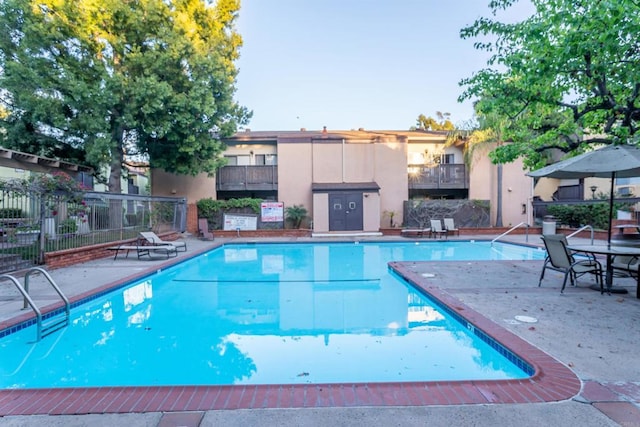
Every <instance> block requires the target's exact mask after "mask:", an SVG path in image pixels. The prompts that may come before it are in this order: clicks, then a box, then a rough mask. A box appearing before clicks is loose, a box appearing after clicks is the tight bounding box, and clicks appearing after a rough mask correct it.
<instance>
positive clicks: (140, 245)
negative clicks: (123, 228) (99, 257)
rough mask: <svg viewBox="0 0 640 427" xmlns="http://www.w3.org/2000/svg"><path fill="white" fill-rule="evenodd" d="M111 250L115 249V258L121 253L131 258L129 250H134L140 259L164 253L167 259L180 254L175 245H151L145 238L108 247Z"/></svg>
mask: <svg viewBox="0 0 640 427" xmlns="http://www.w3.org/2000/svg"><path fill="white" fill-rule="evenodd" d="M107 249H108V250H110V251H115V255H114V256H113V259H114V260H116V259H117V258H118V255H119V254H121V253H124V254H125V256H124V257H125V258H129V252H134V251H135V253H136V255H137V256H138V259H142V258H144V257H148V258H149V259H152V255H164V256H166V257H167V259H169V258H172V257H176V256H178V253H177V250H176V247H175V246H173V245H150V244H148V242H147V241H146V240H144V239H138V240H137V241H136V242H132V243H124V244H122V245H118V246H111V247H109V248H107Z"/></svg>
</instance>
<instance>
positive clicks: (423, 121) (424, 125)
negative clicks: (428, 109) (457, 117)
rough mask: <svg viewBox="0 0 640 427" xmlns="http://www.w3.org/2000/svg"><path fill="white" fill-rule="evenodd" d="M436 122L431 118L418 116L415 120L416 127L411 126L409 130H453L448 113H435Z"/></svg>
mask: <svg viewBox="0 0 640 427" xmlns="http://www.w3.org/2000/svg"><path fill="white" fill-rule="evenodd" d="M436 117H437V120H436V119H434V118H433V117H431V116H429V117H426V116H425V115H424V114H420V115H419V116H418V119H417V120H416V126H413V127H412V128H411V130H416V129H420V130H453V129H455V126H454V125H453V123H452V122H451V120H450V118H451V114H450V113H442V112H440V111H436Z"/></svg>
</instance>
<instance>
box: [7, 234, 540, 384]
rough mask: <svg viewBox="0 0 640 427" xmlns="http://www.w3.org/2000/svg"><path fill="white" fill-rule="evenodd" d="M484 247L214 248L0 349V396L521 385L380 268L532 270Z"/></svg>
mask: <svg viewBox="0 0 640 427" xmlns="http://www.w3.org/2000/svg"><path fill="white" fill-rule="evenodd" d="M544 255H545V252H544V251H541V250H538V249H535V248H528V247H523V246H517V245H508V244H500V243H496V244H494V245H493V246H491V245H490V244H489V243H488V242H459V241H456V242H424V243H419V244H416V243H333V244H250V245H235V244H234V245H225V246H223V247H220V248H218V249H215V250H212V251H210V252H208V253H206V254H204V255H202V256H199V257H196V258H193V259H191V260H188V261H185V262H183V263H180V264H178V265H176V266H174V267H172V268H170V269H167V270H165V271H162V272H159V273H157V274H153V275H151V276H149V277H146V278H144V279H143V280H139V281H137V282H135V283H132V284H130V285H127V286H126V287H123V288H120V289H118V290H115V291H113V292H110V293H109V294H106V295H104V296H102V297H99V298H97V299H94V300H92V301H90V302H87V303H85V304H83V305H80V306H78V307H76V308H74V309H73V310H72V313H71V315H72V320H71V325H70V326H69V327H67V328H65V329H63V330H61V331H59V332H56V333H54V334H53V335H50V336H48V337H46V338H44V339H43V340H42V341H40V342H38V343H34V339H35V330H34V327H28V328H24V329H22V330H20V331H18V332H16V333H12V334H9V335H7V336H5V337H4V338H2V339H0V362H1V363H0V388H5V389H6V388H41V387H91V386H134V385H135V386H146V385H223V384H293V383H347V382H389V381H434V380H471V379H478V380H481V379H507V378H525V377H528V376H529V374H528V373H526V372H524V371H523V370H522V369H521V368H519V367H518V366H516V364H514V363H513V362H512V361H510V360H509V359H507V358H505V357H503V356H502V355H501V354H500V353H499V352H498V351H496V349H495V348H494V347H495V345H494V346H492V345H490V344H491V343H487V342H485V341H483V340H481V339H479V338H478V337H477V336H476V335H474V334H473V333H471V332H470V331H469V329H470V328H467V327H465V326H463V325H462V324H461V323H459V322H458V321H457V320H456V319H455V318H453V317H451V316H450V315H449V314H448V313H447V310H446V309H444V308H442V307H440V306H438V305H437V304H436V303H434V302H433V301H432V300H430V299H429V298H428V297H426V296H425V295H423V294H421V293H420V292H418V291H417V290H415V289H414V288H413V287H412V286H410V285H409V284H408V283H406V282H405V281H404V280H402V279H401V278H399V277H397V276H396V275H395V274H393V273H391V272H390V271H389V270H388V268H387V263H388V262H389V261H402V260H444V261H446V260H499V259H543V258H544Z"/></svg>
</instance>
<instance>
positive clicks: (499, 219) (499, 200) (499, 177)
mask: <svg viewBox="0 0 640 427" xmlns="http://www.w3.org/2000/svg"><path fill="white" fill-rule="evenodd" d="M496 181H498V193H497V194H496V227H502V164H500V163H498V170H497V177H496Z"/></svg>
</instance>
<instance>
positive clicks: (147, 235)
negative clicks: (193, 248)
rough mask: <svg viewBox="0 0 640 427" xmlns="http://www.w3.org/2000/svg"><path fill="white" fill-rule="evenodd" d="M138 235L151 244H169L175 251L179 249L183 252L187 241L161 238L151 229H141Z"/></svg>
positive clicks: (185, 249)
mask: <svg viewBox="0 0 640 427" xmlns="http://www.w3.org/2000/svg"><path fill="white" fill-rule="evenodd" d="M140 236H142V238H143V239H145V240H146V241H147V242H148V243H149V244H151V245H156V246H167V245H171V246H173V247H174V248H175V249H176V251H179V250H181V249H182V250H183V251H184V252H186V251H187V242H185V241H184V240H176V241H171V240H162V239H161V238H160V237H158V235H157V234H156V233H154V232H153V231H141V232H140Z"/></svg>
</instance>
